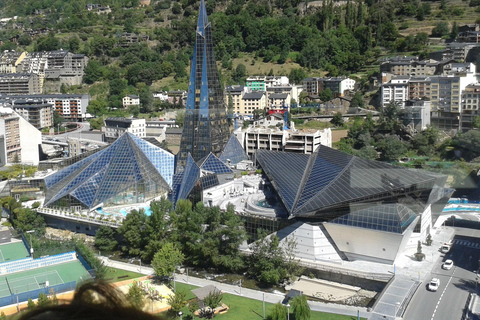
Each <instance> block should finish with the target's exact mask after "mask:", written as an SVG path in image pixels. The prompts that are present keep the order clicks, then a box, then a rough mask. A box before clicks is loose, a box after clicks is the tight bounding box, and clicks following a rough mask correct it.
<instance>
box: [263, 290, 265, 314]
mask: <svg viewBox="0 0 480 320" xmlns="http://www.w3.org/2000/svg"><path fill="white" fill-rule="evenodd" d="M263 319H265V292H264V293H263Z"/></svg>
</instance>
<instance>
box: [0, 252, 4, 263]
mask: <svg viewBox="0 0 480 320" xmlns="http://www.w3.org/2000/svg"><path fill="white" fill-rule="evenodd" d="M0 256H1V257H2V258H1V259H0V262H4V261H5V257H4V256H3V253H2V250H0Z"/></svg>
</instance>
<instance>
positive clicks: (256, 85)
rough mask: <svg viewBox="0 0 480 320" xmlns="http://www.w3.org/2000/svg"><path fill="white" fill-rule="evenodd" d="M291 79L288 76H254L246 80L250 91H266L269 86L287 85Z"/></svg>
mask: <svg viewBox="0 0 480 320" xmlns="http://www.w3.org/2000/svg"><path fill="white" fill-rule="evenodd" d="M288 84H289V80H288V78H287V77H286V76H254V77H248V78H247V80H246V85H247V88H248V89H249V90H250V91H266V89H267V88H269V87H276V86H287V85H288Z"/></svg>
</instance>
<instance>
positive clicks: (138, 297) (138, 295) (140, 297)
mask: <svg viewBox="0 0 480 320" xmlns="http://www.w3.org/2000/svg"><path fill="white" fill-rule="evenodd" d="M126 297H127V301H128V302H129V303H130V304H131V305H132V306H133V307H134V308H136V309H138V310H142V309H143V307H144V306H145V296H144V294H143V290H142V288H140V285H139V283H138V282H137V281H133V283H132V286H131V287H130V289H128V293H127V296H126Z"/></svg>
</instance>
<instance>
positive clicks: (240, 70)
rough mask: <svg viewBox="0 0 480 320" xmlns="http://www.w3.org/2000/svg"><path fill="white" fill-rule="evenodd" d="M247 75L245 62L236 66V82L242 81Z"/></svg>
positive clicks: (234, 76)
mask: <svg viewBox="0 0 480 320" xmlns="http://www.w3.org/2000/svg"><path fill="white" fill-rule="evenodd" d="M246 75H247V68H246V67H245V65H244V64H242V63H240V64H239V65H238V66H237V67H236V68H235V72H234V74H233V80H234V81H236V82H240V81H241V80H242V78H243V77H245V76H246Z"/></svg>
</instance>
